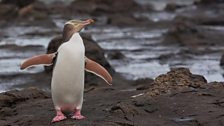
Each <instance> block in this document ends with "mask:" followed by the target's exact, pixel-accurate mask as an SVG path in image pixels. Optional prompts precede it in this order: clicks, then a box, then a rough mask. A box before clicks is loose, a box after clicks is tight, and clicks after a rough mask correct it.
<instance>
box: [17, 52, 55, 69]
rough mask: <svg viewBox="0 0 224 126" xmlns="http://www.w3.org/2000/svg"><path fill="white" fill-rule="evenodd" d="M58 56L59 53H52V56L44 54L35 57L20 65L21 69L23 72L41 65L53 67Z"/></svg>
mask: <svg viewBox="0 0 224 126" xmlns="http://www.w3.org/2000/svg"><path fill="white" fill-rule="evenodd" d="M56 55H57V52H56V53H51V54H42V55H37V56H33V57H31V58H28V59H26V60H25V61H23V62H22V63H21V65H20V69H21V70H23V69H26V68H28V67H31V66H34V65H40V64H43V65H52V64H53V61H54V58H55V57H56Z"/></svg>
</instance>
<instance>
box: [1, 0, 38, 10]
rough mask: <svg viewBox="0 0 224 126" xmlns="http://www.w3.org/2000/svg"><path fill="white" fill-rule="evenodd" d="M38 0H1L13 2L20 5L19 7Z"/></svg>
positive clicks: (8, 2) (5, 2)
mask: <svg viewBox="0 0 224 126" xmlns="http://www.w3.org/2000/svg"><path fill="white" fill-rule="evenodd" d="M35 1H37V0H1V2H0V3H2V4H11V5H15V6H18V7H19V8H23V7H25V6H28V5H30V4H32V3H34V2H35Z"/></svg>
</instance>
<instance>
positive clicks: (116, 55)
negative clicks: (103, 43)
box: [108, 51, 125, 59]
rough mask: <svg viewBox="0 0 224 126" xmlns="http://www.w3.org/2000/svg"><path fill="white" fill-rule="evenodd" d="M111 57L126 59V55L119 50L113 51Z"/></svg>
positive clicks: (109, 56) (109, 55)
mask: <svg viewBox="0 0 224 126" xmlns="http://www.w3.org/2000/svg"><path fill="white" fill-rule="evenodd" d="M108 58H109V59H124V58H125V56H124V54H122V53H121V52H119V51H113V52H110V53H109V54H108Z"/></svg>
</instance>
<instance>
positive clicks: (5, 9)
mask: <svg viewBox="0 0 224 126" xmlns="http://www.w3.org/2000/svg"><path fill="white" fill-rule="evenodd" d="M0 8H1V9H0V20H5V19H12V18H13V17H15V16H17V13H18V8H17V7H16V6H14V5H8V4H0Z"/></svg>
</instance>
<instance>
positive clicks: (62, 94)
mask: <svg viewBox="0 0 224 126" xmlns="http://www.w3.org/2000/svg"><path fill="white" fill-rule="evenodd" d="M93 22H94V21H93V20H92V19H88V20H86V21H80V20H70V21H68V22H66V23H65V25H64V29H63V41H64V42H65V43H63V44H62V45H61V46H60V47H59V48H58V51H57V52H55V53H52V54H43V55H38V56H34V57H31V58H28V59H26V60H25V61H24V62H23V63H22V64H21V66H20V67H21V69H25V68H27V67H30V66H33V65H39V64H45V65H50V64H52V63H53V59H54V58H55V56H56V55H57V60H56V63H55V66H54V69H53V75H52V81H51V92H52V99H53V103H54V106H55V109H56V116H55V117H54V118H53V120H52V122H57V121H61V120H64V119H66V118H67V117H66V116H65V115H64V114H63V112H62V111H63V110H65V109H66V110H67V109H69V110H70V111H72V112H73V116H72V118H73V119H83V118H85V117H84V116H82V115H81V108H82V103H83V93H84V70H86V71H88V72H92V73H94V74H96V75H97V76H99V77H101V78H102V79H104V80H105V81H106V82H107V83H108V84H110V85H111V83H112V77H111V75H110V74H109V73H108V71H107V70H106V69H105V68H103V67H102V66H101V65H100V64H98V63H96V62H94V61H92V60H90V59H88V58H87V57H85V47H84V44H83V40H82V38H81V36H80V35H79V32H80V31H81V30H82V29H83V28H84V27H85V26H87V25H89V24H91V23H93Z"/></svg>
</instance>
